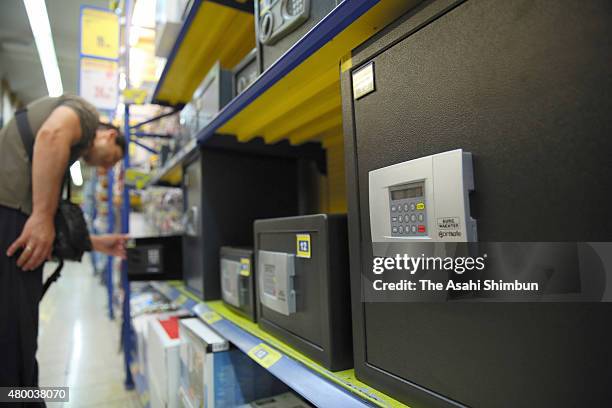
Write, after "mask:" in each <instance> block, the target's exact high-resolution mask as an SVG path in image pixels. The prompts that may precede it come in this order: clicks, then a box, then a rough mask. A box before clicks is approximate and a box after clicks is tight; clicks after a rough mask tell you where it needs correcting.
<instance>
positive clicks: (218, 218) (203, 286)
mask: <svg viewBox="0 0 612 408" xmlns="http://www.w3.org/2000/svg"><path fill="white" fill-rule="evenodd" d="M324 163H325V153H324V151H323V150H322V149H321V146H320V145H319V144H317V143H305V144H303V145H301V146H299V147H294V146H290V145H289V144H288V143H277V144H275V145H266V144H265V143H264V142H263V140H262V139H259V138H256V139H253V140H251V141H250V142H247V143H241V142H238V141H237V140H236V139H235V138H233V137H230V136H226V135H215V136H213V137H211V138H209V139H207V140H206V141H204V142H202V144H200V145H199V147H198V151H197V152H195V153H194V154H193V155H192V156H191V157H189V158H188V159H187V160H186V161H185V164H184V171H183V174H184V176H183V190H184V198H185V199H184V204H185V215H184V217H185V218H184V224H185V228H184V230H185V233H184V239H183V260H184V261H183V265H184V273H183V278H184V280H185V282H186V284H187V286H188V287H189V288H190V289H192V290H193V291H195V292H196V293H197V294H199V295H200V296H203V298H204V299H205V300H215V299H220V298H221V292H220V284H219V283H220V280H219V276H220V272H219V250H220V248H221V247H222V246H230V245H231V246H236V247H242V246H247V247H248V246H251V247H252V246H253V221H255V220H256V219H260V218H271V217H279V216H289V215H295V214H308V213H313V212H314V211H315V210H314V207H313V202H316V203H318V185H307V183H305V182H304V180H309V179H310V178H313V177H315V176H314V175H313V173H316V174H317V175H318V174H319V172H322V173H324V172H325V171H326V170H325V168H324V166H323V164H324Z"/></svg>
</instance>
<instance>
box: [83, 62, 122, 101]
mask: <svg viewBox="0 0 612 408" xmlns="http://www.w3.org/2000/svg"><path fill="white" fill-rule="evenodd" d="M118 81H119V67H118V63H117V62H116V61H108V60H101V59H95V58H82V59H81V64H80V78H79V93H80V95H81V96H82V97H83V98H85V99H86V100H87V101H89V102H90V103H91V104H93V105H94V106H95V107H96V108H98V109H105V110H114V109H115V108H116V107H117V103H118V102H119V100H118V97H119V94H118V92H117V86H118Z"/></svg>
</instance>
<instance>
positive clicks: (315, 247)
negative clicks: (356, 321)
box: [254, 214, 353, 371]
mask: <svg viewBox="0 0 612 408" xmlns="http://www.w3.org/2000/svg"><path fill="white" fill-rule="evenodd" d="M254 230H255V265H256V277H257V282H258V287H257V294H258V311H257V314H258V322H259V326H260V327H261V328H263V329H264V330H266V331H268V332H270V333H271V334H273V335H274V336H276V337H278V338H280V339H282V340H283V341H285V342H287V343H288V344H290V345H291V346H293V347H295V348H296V349H298V350H299V351H301V352H303V353H304V354H305V355H307V356H308V357H310V358H312V359H313V360H315V361H317V362H318V363H320V364H321V365H323V366H324V367H326V368H328V369H330V370H333V371H336V370H344V369H348V368H350V367H352V363H353V361H352V343H351V342H352V340H351V312H350V289H349V276H348V244H347V227H346V216H345V215H339V214H338V215H326V214H316V215H309V216H303V217H289V218H277V219H267V220H257V221H255V224H254ZM300 248H301V251H300ZM275 286H276V287H275ZM283 286H284V287H287V288H289V289H285V288H284V287H283ZM266 297H267V299H266Z"/></svg>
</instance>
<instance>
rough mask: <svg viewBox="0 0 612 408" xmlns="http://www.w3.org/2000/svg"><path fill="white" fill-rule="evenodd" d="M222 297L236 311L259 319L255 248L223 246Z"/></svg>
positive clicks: (221, 254)
mask: <svg viewBox="0 0 612 408" xmlns="http://www.w3.org/2000/svg"><path fill="white" fill-rule="evenodd" d="M220 258H221V265H220V270H221V298H222V299H223V302H224V303H225V304H226V305H227V307H229V308H230V309H232V310H233V311H235V312H236V313H238V314H240V315H242V316H244V317H246V318H247V319H249V320H251V321H253V322H254V321H257V309H256V306H255V300H256V291H255V287H256V281H255V267H254V263H253V248H236V247H228V246H224V247H221V252H220Z"/></svg>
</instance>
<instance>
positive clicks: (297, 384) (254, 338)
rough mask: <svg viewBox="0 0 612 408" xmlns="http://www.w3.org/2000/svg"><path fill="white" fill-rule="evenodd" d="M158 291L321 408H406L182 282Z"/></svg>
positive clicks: (349, 372)
mask: <svg viewBox="0 0 612 408" xmlns="http://www.w3.org/2000/svg"><path fill="white" fill-rule="evenodd" d="M151 285H152V286H153V288H155V290H157V291H158V292H160V293H161V294H163V295H164V296H165V297H166V298H168V299H169V300H170V301H172V302H173V303H174V304H175V305H177V306H179V307H181V308H184V309H186V310H188V311H190V312H191V313H193V314H194V315H196V316H198V317H199V318H200V319H202V320H203V321H204V322H205V323H206V324H208V325H209V326H210V327H212V328H213V329H215V330H216V331H217V332H218V333H219V334H221V335H222V336H223V337H224V338H226V339H227V340H229V341H230V342H231V343H232V344H234V345H235V346H236V347H237V348H239V349H240V350H242V351H243V352H244V353H245V354H247V355H248V356H249V357H251V358H252V359H253V360H254V361H256V362H257V363H258V364H260V365H261V366H262V367H264V368H265V369H267V370H268V371H269V372H270V373H271V374H273V375H274V376H275V377H277V378H278V379H280V380H281V381H282V382H284V383H285V384H287V385H288V386H289V387H290V388H292V389H293V390H294V391H295V392H297V393H298V394H300V395H301V396H302V397H304V398H305V399H307V400H308V401H310V402H311V403H312V404H314V405H315V406H320V407H372V406H378V407H398V408H399V407H406V406H405V405H403V404H401V403H400V402H398V401H396V400H394V399H392V398H390V397H388V396H386V395H384V394H382V393H381V392H379V391H377V390H375V389H373V388H371V387H369V386H367V385H366V384H364V383H362V382H360V381H358V380H357V379H355V376H354V371H353V370H346V371H340V372H331V371H329V370H327V369H325V368H323V367H321V366H320V365H319V364H317V363H315V362H314V361H312V360H310V359H309V358H308V357H306V356H304V355H303V354H301V353H299V352H297V351H295V350H294V349H292V348H291V347H289V346H288V345H286V344H284V343H283V342H281V341H280V340H278V339H276V338H274V337H273V336H271V335H269V334H267V333H266V332H264V331H263V330H261V329H259V328H258V326H257V324H256V323H253V322H251V321H249V320H247V319H245V318H243V317H241V316H239V315H237V314H236V313H234V312H232V311H231V310H230V309H228V308H226V307H225V306H224V305H223V304H222V302H220V301H212V302H202V301H201V300H200V299H198V298H197V297H196V296H195V295H194V294H192V293H191V292H189V291H188V290H187V289H186V288H185V286H184V284H183V283H182V282H169V283H167V282H151Z"/></svg>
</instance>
